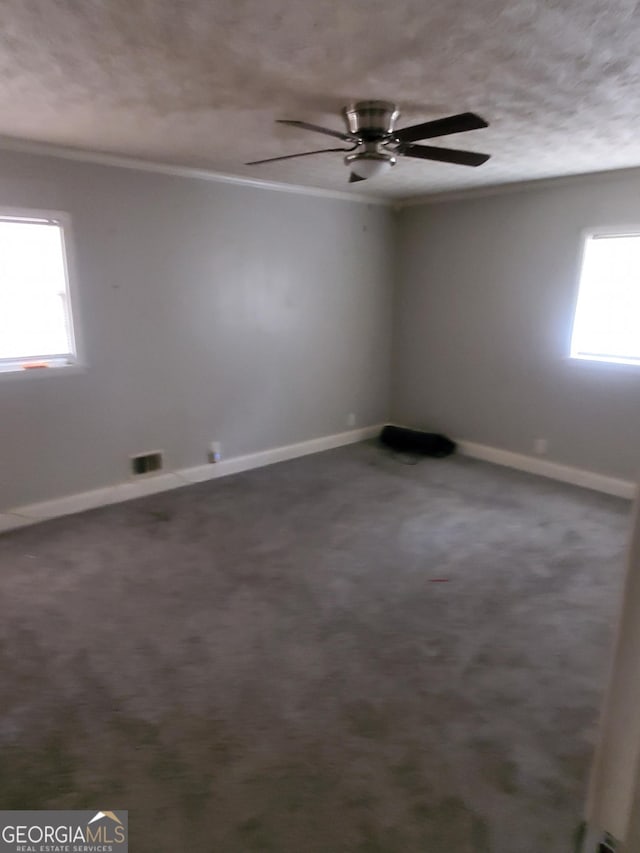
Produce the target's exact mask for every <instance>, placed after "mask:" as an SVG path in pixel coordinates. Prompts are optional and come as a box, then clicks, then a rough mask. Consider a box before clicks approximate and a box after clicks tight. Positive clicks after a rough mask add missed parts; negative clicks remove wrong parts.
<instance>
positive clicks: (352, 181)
mask: <svg viewBox="0 0 640 853" xmlns="http://www.w3.org/2000/svg"><path fill="white" fill-rule="evenodd" d="M366 180H367V179H366V178H361V177H360V175H356V173H355V172H351V174H350V175H349V183H350V184H355V183H357V182H358V181H366Z"/></svg>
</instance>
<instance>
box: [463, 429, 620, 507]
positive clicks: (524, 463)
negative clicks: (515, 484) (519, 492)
mask: <svg viewBox="0 0 640 853" xmlns="http://www.w3.org/2000/svg"><path fill="white" fill-rule="evenodd" d="M456 443H457V445H458V452H459V453H461V454H462V455H463V456H470V457H472V458H473V459H482V460H483V461H485V462H493V463H494V464H495V465H504V466H505V467H507V468H516V469H517V470H518V471H527V472H528V473H529V474H538V475H539V476H540V477H549V478H550V479H552V480H560V481H561V482H563V483H571V484H572V485H574V486H582V487H583V488H585V489H594V490H595V491H597V492H604V493H605V494H607V495H615V496H616V497H618V498H627V499H628V500H633V498H634V497H635V494H636V484H635V483H634V482H632V481H631V480H622V479H619V478H617V477H608V476H607V475H606V474H596V473H595V471H585V470H583V469H582V468H572V467H570V466H569V465H560V464H559V463H558V462H551V461H550V460H548V459H541V458H540V457H539V456H526V455H525V454H523V453H512V452H511V451H510V450H500V449H499V448H498V447H488V446H487V445H485V444H476V443H475V442H473V441H464V439H461V440H457V439H456Z"/></svg>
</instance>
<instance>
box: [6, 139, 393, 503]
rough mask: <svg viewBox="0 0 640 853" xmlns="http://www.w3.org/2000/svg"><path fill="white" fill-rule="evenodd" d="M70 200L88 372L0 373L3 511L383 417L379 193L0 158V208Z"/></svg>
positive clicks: (384, 293)
mask: <svg viewBox="0 0 640 853" xmlns="http://www.w3.org/2000/svg"><path fill="white" fill-rule="evenodd" d="M2 205H4V206H7V205H12V206H27V207H37V208H51V209H56V210H65V211H68V212H69V213H70V214H71V216H72V219H73V230H74V238H75V239H74V246H75V256H76V267H77V273H78V287H79V291H80V301H79V305H78V306H77V307H78V309H79V322H80V324H81V329H82V332H83V337H84V340H85V346H86V355H87V361H88V370H87V371H86V373H84V374H81V375H67V376H64V375H59V376H51V375H50V376H42V377H38V378H26V379H13V380H7V379H5V380H2V379H0V509H2V508H4V509H6V508H10V507H15V506H19V505H22V504H25V503H30V502H34V501H39V500H44V499H47V498H51V497H56V496H60V495H65V494H71V493H74V492H79V491H84V490H88V489H92V488H96V487H100V486H103V485H107V484H111V483H116V482H119V481H122V480H123V479H126V478H127V476H128V456H129V454H131V453H136V452H141V451H145V450H152V449H156V448H162V449H164V450H165V451H166V466H167V468H168V469H173V468H181V467H185V466H191V465H198V464H201V463H204V462H206V453H207V448H208V444H209V442H210V441H211V440H214V439H215V440H219V441H221V442H222V444H223V455H224V456H235V455H238V454H243V453H248V452H251V451H256V450H261V449H265V448H270V447H275V446H280V445H285V444H289V443H292V442H298V441H302V440H305V439H310V438H313V437H316V436H321V435H326V434H332V433H336V432H341V431H343V430H345V429H347V422H346V419H347V414H348V413H349V412H354V413H355V414H356V416H357V426H363V425H368V424H374V423H378V422H380V421H381V420H384V418H385V417H386V416H387V415H388V388H389V369H390V345H391V342H390V337H391V313H392V312H391V307H392V278H393V276H392V259H393V236H394V231H393V229H394V223H393V215H392V213H391V212H390V211H389V210H388V209H387V208H384V207H382V206H380V205H367V204H362V203H356V202H350V201H344V200H339V199H330V198H319V197H309V196H303V195H296V194H292V193H285V192H277V191H269V190H263V189H253V188H250V187H243V186H237V185H229V184H223V183H213V182H208V181H202V180H196V179H189V178H181V177H169V176H163V175H159V174H152V173H145V172H136V171H132V170H128V169H121V168H112V167H102V166H95V165H87V164H81V163H76V162H71V161H65V160H59V159H54V158H47V157H40V156H32V155H22V154H13V153H11V154H9V153H3V154H1V155H0V206H2Z"/></svg>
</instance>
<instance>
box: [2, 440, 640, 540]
mask: <svg viewBox="0 0 640 853" xmlns="http://www.w3.org/2000/svg"><path fill="white" fill-rule="evenodd" d="M381 429H382V425H375V426H369V427H363V428H362V429H354V430H349V431H348V432H340V433H336V434H334V435H325V436H322V437H321V438H312V439H311V440H309V441H301V442H299V443H298V444H289V445H286V446H284V447H274V448H271V449H270V450H261V451H258V452H257V453H249V454H247V455H246V456H236V457H233V458H231V459H224V460H222V461H221V462H216V463H214V464H208V465H197V466H195V467H194V468H182V469H180V470H178V471H172V472H169V473H166V474H158V475H155V476H152V477H145V478H144V479H141V480H131V481H129V482H124V483H118V484H117V485H115V486H106V487H105V488H102V489H94V490H92V491H90V492H80V493H78V494H75V495H66V496H65V497H61V498H54V499H53V500H49V501H43V502H42V503H36V504H29V505H28V506H22V507H17V508H16V509H11V510H8V511H7V512H5V513H0V533H2V532H3V531H6V530H13V529H15V528H17V527H24V526H26V525H28V524H36V523H37V522H39V521H45V520H47V519H50V518H58V517H60V516H62V515H71V514H73V513H76V512H83V511H84V510H87V509H95V508H96V507H100V506H108V505H109V504H114V503H120V502H121V501H128V500H132V499H134V498H141V497H144V496H145V495H152V494H156V493H157V492H166V491H169V490H170V489H177V488H179V487H180V486H185V485H188V484H190V483H201V482H204V481H205V480H214V479H217V478H218V477H227V476H229V475H230V474H238V473H240V472H241V471H248V470H250V469H252V468H261V467H263V466H264V465H273V464H274V463H275V462H284V461H286V460H287V459H296V458H297V457H299V456H307V455H309V454H311V453H320V452H321V451H323V450H331V449H332V448H334V447H343V446H345V445H347V444H355V443H356V442H358V441H364V440H365V439H367V438H374V437H375V436H377V435H378V434H379V433H380V430H381ZM456 443H457V445H458V452H459V453H461V454H462V455H463V456H469V457H471V458H473V459H481V460H483V461H485V462H493V463H494V464H495V465H504V466H505V467H507V468H515V469H516V470H518V471H527V472H528V473H530V474H538V475H539V476H541V477H549V478H551V479H552V480H560V481H561V482H563V483H571V484H572V485H574V486H582V487H583V488H585V489H594V490H595V491H598V492H604V493H605V494H608V495H615V496H616V497H619V498H626V499H628V500H632V499H633V498H634V497H635V494H636V484H635V483H634V482H632V481H630V480H622V479H619V478H617V477H608V476H606V475H605V474H597V473H595V472H594V471H585V470H583V469H582V468H572V467H570V466H568V465H560V464H559V463H557V462H551V461H549V460H548V459H540V458H539V457H536V456H526V455H525V454H522V453H512V452H511V451H509V450H501V449H500V448H498V447H489V446H487V445H484V444H476V443H475V442H473V441H465V440H464V439H460V440H456Z"/></svg>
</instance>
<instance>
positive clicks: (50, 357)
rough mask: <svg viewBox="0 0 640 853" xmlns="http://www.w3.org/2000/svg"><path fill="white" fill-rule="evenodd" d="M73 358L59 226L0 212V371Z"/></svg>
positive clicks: (58, 364)
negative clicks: (4, 214)
mask: <svg viewBox="0 0 640 853" xmlns="http://www.w3.org/2000/svg"><path fill="white" fill-rule="evenodd" d="M75 360H76V348H75V344H74V333H73V322H72V314H71V303H70V296H69V281H68V276H67V263H66V257H65V242H64V228H63V224H62V222H61V221H59V220H57V219H53V218H52V219H49V218H45V217H44V216H43V218H38V217H37V216H29V217H27V216H3V215H2V214H0V372H11V371H26V370H39V369H41V368H47V367H61V366H64V365H68V364H73V363H74V362H75Z"/></svg>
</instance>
